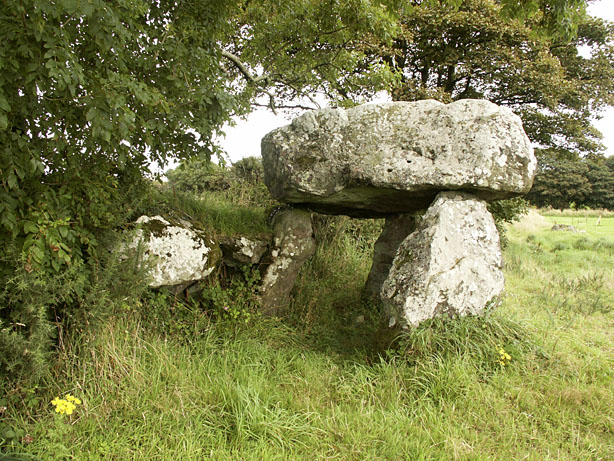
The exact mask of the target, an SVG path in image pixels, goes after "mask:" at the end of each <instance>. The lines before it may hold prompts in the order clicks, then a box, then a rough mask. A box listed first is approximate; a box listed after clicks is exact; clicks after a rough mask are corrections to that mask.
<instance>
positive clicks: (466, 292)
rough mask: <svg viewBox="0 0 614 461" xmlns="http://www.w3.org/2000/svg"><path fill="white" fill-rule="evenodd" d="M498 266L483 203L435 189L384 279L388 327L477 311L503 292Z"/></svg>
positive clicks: (492, 227) (496, 236) (492, 230)
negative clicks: (437, 192) (421, 217)
mask: <svg viewBox="0 0 614 461" xmlns="http://www.w3.org/2000/svg"><path fill="white" fill-rule="evenodd" d="M502 265H503V262H502V256H501V249H500V245H499V234H498V232H497V228H496V227H495V223H494V220H493V218H492V216H491V215H490V213H489V212H488V210H487V209H486V204H485V203H484V202H483V201H482V200H479V199H477V198H475V197H474V196H472V195H470V194H464V193H458V192H442V193H440V194H439V195H438V196H437V198H436V200H435V201H434V202H433V204H432V205H431V207H430V208H429V209H428V210H427V212H426V214H425V215H424V217H423V219H422V221H421V222H420V223H419V224H418V227H417V229H416V230H415V231H414V232H413V233H412V234H410V235H409V236H408V237H407V238H406V239H405V240H404V241H403V243H401V245H400V247H399V249H398V251H397V254H396V256H395V257H394V261H393V263H392V267H391V269H390V272H389V274H388V277H387V279H386V280H385V282H384V283H383V286H382V289H381V299H382V301H383V302H384V304H385V305H386V306H387V308H388V309H389V313H390V316H391V317H390V323H389V324H390V326H392V325H394V324H395V323H397V322H398V323H399V324H400V325H401V326H403V327H405V326H408V325H411V326H416V325H418V324H419V323H420V322H422V321H423V320H426V319H430V318H432V317H435V316H437V315H443V314H446V315H450V316H451V315H455V314H456V315H467V314H479V313H481V312H482V311H483V310H484V309H485V308H486V307H487V306H488V305H489V303H490V302H491V301H492V300H494V299H495V298H496V297H497V296H498V295H499V294H501V292H502V291H503V284H504V279H503V272H502Z"/></svg>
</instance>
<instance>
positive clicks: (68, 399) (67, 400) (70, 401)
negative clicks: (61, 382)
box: [51, 394, 81, 415]
mask: <svg viewBox="0 0 614 461" xmlns="http://www.w3.org/2000/svg"><path fill="white" fill-rule="evenodd" d="M51 405H53V406H54V407H55V411H56V413H59V414H61V415H72V412H73V411H74V410H75V408H77V405H81V400H79V399H78V398H77V397H73V396H72V395H70V394H66V396H65V397H64V398H63V399H61V398H59V397H56V398H55V399H53V400H52V401H51Z"/></svg>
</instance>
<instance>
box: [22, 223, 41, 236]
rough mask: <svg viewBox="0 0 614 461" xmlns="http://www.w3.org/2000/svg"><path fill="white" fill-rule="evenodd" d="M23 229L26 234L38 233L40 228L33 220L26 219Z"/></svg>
mask: <svg viewBox="0 0 614 461" xmlns="http://www.w3.org/2000/svg"><path fill="white" fill-rule="evenodd" d="M23 231H24V232H25V233H26V234H38V231H39V228H38V226H37V225H36V224H34V223H33V222H32V221H24V223H23Z"/></svg>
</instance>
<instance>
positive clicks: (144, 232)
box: [124, 216, 222, 287]
mask: <svg viewBox="0 0 614 461" xmlns="http://www.w3.org/2000/svg"><path fill="white" fill-rule="evenodd" d="M136 222H137V224H139V225H140V226H139V228H138V229H137V231H136V236H135V238H134V239H133V240H132V241H131V242H129V243H128V244H127V245H126V248H127V249H129V248H132V249H134V248H137V246H138V245H139V243H141V245H143V252H144V256H145V257H148V258H155V259H154V261H151V263H152V268H151V270H150V273H149V275H150V277H151V282H150V286H151V287H161V286H177V285H181V286H182V287H185V286H187V285H189V284H190V283H191V282H195V281H198V280H203V279H205V278H206V277H207V276H208V275H209V274H211V273H212V272H213V271H214V270H215V268H216V267H217V265H218V264H219V263H220V262H221V257H222V253H221V251H220V249H219V247H218V245H217V244H216V243H215V241H213V240H212V239H211V238H210V237H208V236H207V235H206V234H205V233H204V232H202V231H200V230H198V229H195V228H194V227H193V226H192V225H190V224H189V223H187V222H181V223H180V225H173V224H171V223H170V222H169V221H167V220H166V219H164V218H163V217H162V216H153V217H149V216H141V217H140V218H139V219H138V220H137V221H136ZM124 250H125V249H124Z"/></svg>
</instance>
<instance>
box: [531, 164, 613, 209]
mask: <svg viewBox="0 0 614 461" xmlns="http://www.w3.org/2000/svg"><path fill="white" fill-rule="evenodd" d="M527 198H528V200H529V201H530V202H531V203H532V204H534V205H536V206H538V207H548V206H551V207H553V208H559V209H563V208H569V207H574V206H576V207H589V208H607V209H609V210H614V157H603V156H600V155H592V156H587V157H584V158H575V157H571V156H567V157H565V156H561V155H558V156H557V155H555V154H553V153H545V154H542V155H540V157H539V166H538V172H537V176H536V178H535V182H534V184H533V188H532V189H531V192H530V193H529V195H528V196H527Z"/></svg>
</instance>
